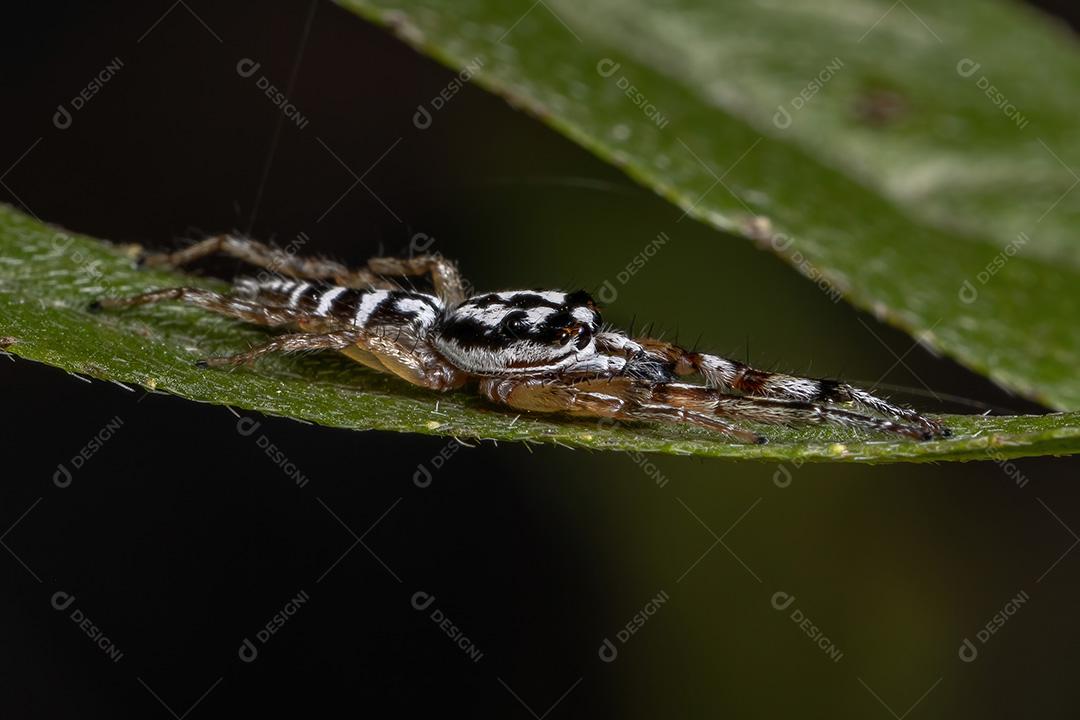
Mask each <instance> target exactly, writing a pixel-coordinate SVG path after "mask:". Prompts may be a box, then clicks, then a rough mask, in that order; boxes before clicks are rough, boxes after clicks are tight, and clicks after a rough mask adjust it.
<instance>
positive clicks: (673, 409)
mask: <svg viewBox="0 0 1080 720" xmlns="http://www.w3.org/2000/svg"><path fill="white" fill-rule="evenodd" d="M215 252H223V253H226V254H228V255H231V256H234V257H237V258H240V259H242V260H244V261H246V262H248V263H251V264H253V265H257V266H261V267H264V268H268V269H272V270H273V271H275V272H276V273H280V274H281V275H286V276H289V278H288V279H286V278H283V277H278V278H276V279H270V280H256V279H253V278H240V279H238V280H237V281H236V282H235V284H234V286H233V289H232V291H231V292H230V293H228V294H220V293H216V292H211V291H209V290H202V289H199V288H191V287H177V288H168V289H164V290H155V291H153V292H148V293H144V294H141V295H136V296H134V297H128V298H108V299H102V300H100V301H98V302H96V303H94V305H93V306H94V307H95V308H125V307H132V306H136V305H145V304H148V303H154V302H158V301H161V300H178V301H180V302H184V303H188V304H190V305H197V306H198V307H201V308H204V309H206V310H209V311H212V312H216V313H221V314H222V315H227V316H229V317H233V318H237V319H239V320H244V321H247V322H250V323H255V324H258V325H265V326H269V327H282V328H288V329H291V330H293V331H294V332H292V333H289V334H282V335H277V336H276V337H274V338H273V339H272V340H270V341H269V342H267V343H265V344H263V345H259V346H257V347H255V348H252V349H251V350H249V351H248V352H244V353H240V354H237V355H230V356H228V357H212V358H207V359H205V360H200V361H199V363H198V364H199V365H200V366H202V367H218V366H228V365H239V364H243V363H249V362H251V361H253V360H255V359H256V358H258V357H260V356H262V355H265V354H267V353H272V352H292V351H298V350H337V351H339V352H342V353H344V354H345V355H347V356H348V357H350V358H352V359H353V360H356V361H358V362H360V363H363V364H364V365H367V366H368V367H370V368H373V369H375V370H378V371H380V372H388V373H391V374H393V375H397V376H398V377H401V378H403V379H404V380H407V381H408V382H410V383H413V384H414V385H419V386H421V387H425V388H431V389H432V390H439V391H447V390H455V389H458V388H461V387H462V386H464V385H465V384H467V383H470V382H473V383H475V384H476V385H477V386H478V389H479V392H480V393H481V394H482V395H484V396H485V397H486V398H488V399H489V400H491V401H493V402H496V403H501V404H503V405H508V406H509V407H512V408H515V409H517V410H525V411H531V412H552V413H565V414H569V415H576V416H587V417H601V418H608V419H612V420H626V421H664V422H686V423H691V424H694V425H698V426H701V427H705V428H709V429H710V430H714V431H717V432H720V433H722V434H724V435H727V436H729V437H731V438H734V439H736V440H740V441H743V442H750V443H764V442H766V438H765V437H764V436H763V435H759V434H758V433H756V432H753V431H751V430H748V429H746V428H744V427H740V423H742V422H753V423H766V424H780V425H795V424H809V423H827V424H831V425H841V426H847V427H851V428H861V429H865V430H876V431H884V432H889V433H895V434H897V435H901V436H904V437H908V438H913V439H917V440H930V439H933V438H939V437H944V436H947V435H948V434H949V431H948V429H946V428H945V427H944V426H942V425H941V423H939V422H938V421H936V420H933V419H931V418H928V417H924V416H922V415H920V414H918V413H916V412H915V411H913V410H910V409H907V408H902V407H897V406H896V405H893V404H892V403H889V402H887V401H885V400H882V399H881V398H878V397H876V396H874V395H872V394H870V393H868V392H866V391H865V390H860V389H859V388H856V387H852V386H851V385H847V384H845V383H842V382H839V381H836V380H820V379H811V378H803V377H795V376H792V375H784V374H780V373H770V372H764V371H761V370H756V369H754V368H752V367H750V366H748V365H746V364H743V363H741V362H737V361H735V360H727V359H725V358H722V357H718V356H716V355H707V354H705V353H699V352H693V351H689V350H686V349H684V348H681V347H679V346H677V345H674V344H672V343H669V342H665V341H663V340H658V339H654V338H647V337H638V338H634V337H630V336H629V335H628V334H625V333H623V332H620V331H618V330H616V329H614V328H611V327H609V326H606V325H604V324H603V323H602V321H601V319H600V313H599V311H598V310H597V307H596V305H595V303H594V302H593V300H592V298H591V297H589V294H588V293H586V292H584V291H577V292H572V293H564V292H558V291H552V290H545V291H540V290H537V291H531V290H511V291H506V292H494V293H484V294H479V295H471V296H468V297H467V296H466V293H465V291H464V283H463V281H462V278H461V276H460V274H459V273H458V270H457V267H456V265H455V264H454V263H452V262H450V261H448V260H446V259H445V258H442V257H441V256H436V255H422V256H418V257H413V258H409V259H396V258H385V257H380V258H373V259H371V260H369V261H368V263H367V266H366V267H364V268H360V269H355V270H350V269H349V268H347V267H345V266H343V265H340V264H338V263H336V262H331V261H328V260H322V259H317V258H297V257H294V256H292V255H290V254H288V253H285V252H284V251H281V250H278V249H276V248H272V247H269V246H266V245H263V244H260V243H258V242H255V241H252V240H246V239H239V238H234V237H231V236H227V235H221V236H217V237H212V238H208V239H206V240H203V241H202V242H199V243H197V244H195V245H192V246H191V247H188V248H186V249H183V250H179V251H177V252H173V253H163V254H154V255H148V256H145V257H144V259H143V262H144V264H145V265H148V266H169V267H176V266H180V265H183V264H185V263H188V262H191V261H193V260H196V259H198V258H201V257H203V256H205V255H209V254H211V253H215ZM417 276H430V279H431V283H432V285H433V288H434V292H433V293H426V292H417V291H415V290H411V289H407V288H405V287H404V286H403V284H402V283H399V282H396V281H394V280H393V279H392V278H394V277H397V278H399V279H403V278H406V277H417ZM692 374H697V375H700V376H701V378H702V379H703V380H704V384H703V385H700V384H688V383H684V382H678V381H677V378H679V377H681V376H686V375H692ZM838 405H844V406H847V407H850V408H855V410H851V409H842V408H840V407H837V406H838ZM870 413H873V414H870Z"/></svg>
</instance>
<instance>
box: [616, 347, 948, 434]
mask: <svg viewBox="0 0 1080 720" xmlns="http://www.w3.org/2000/svg"><path fill="white" fill-rule="evenodd" d="M612 342H613V343H621V344H620V345H619V346H618V347H617V349H618V351H620V352H622V353H623V354H624V355H625V356H626V357H627V358H629V359H630V362H633V361H634V357H635V356H636V355H637V356H640V357H642V358H649V359H653V360H654V361H655V360H660V361H662V362H664V363H667V364H668V365H669V367H670V368H671V371H672V372H674V373H675V374H676V375H691V374H695V373H697V374H700V375H701V376H702V377H703V378H705V381H706V383H707V384H708V385H709V387H714V388H717V389H720V390H726V391H733V392H735V393H739V394H741V395H744V396H746V397H751V398H768V399H773V400H786V401H790V402H793V403H804V404H814V405H817V404H821V403H835V404H840V405H851V406H854V407H856V408H859V409H860V410H865V411H868V412H872V413H877V414H880V415H884V416H886V417H890V418H893V419H895V420H899V421H902V423H904V424H910V425H914V426H918V427H919V428H921V429H922V431H923V434H924V435H928V436H930V437H945V436H948V435H949V430H948V429H947V428H945V427H944V426H942V424H941V423H940V422H938V421H937V420H934V419H932V418H928V417H924V416H923V415H920V414H919V413H917V412H915V411H914V410H911V409H909V408H904V407H900V406H897V405H894V404H892V403H890V402H888V401H886V400H883V399H882V398H879V397H877V396H875V395H873V394H871V393H869V392H867V391H866V390H862V389H860V388H856V387H854V386H852V385H848V384H847V383H842V382H839V381H837V380H827V379H820V378H806V377H798V376H795V375H786V374H784V373H772V372H766V371H763V370H757V369H755V368H752V367H750V366H749V365H746V364H745V363H741V362H739V361H737V360H729V359H726V358H722V357H719V356H716V355H708V354H705V353H697V352H690V351H688V350H685V349H683V348H681V347H679V346H677V345H673V344H671V343H667V342H664V341H662V340H655V339H653V338H636V339H634V340H630V341H629V342H626V341H625V340H620V339H619V338H617V337H616V338H613V340H612ZM901 426H902V424H901Z"/></svg>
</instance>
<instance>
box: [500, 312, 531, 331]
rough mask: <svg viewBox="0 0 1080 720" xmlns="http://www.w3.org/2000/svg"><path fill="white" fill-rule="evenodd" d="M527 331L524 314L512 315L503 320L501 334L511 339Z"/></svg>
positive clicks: (527, 325) (527, 324)
mask: <svg viewBox="0 0 1080 720" xmlns="http://www.w3.org/2000/svg"><path fill="white" fill-rule="evenodd" d="M528 329H529V323H528V322H526V321H525V313H520V314H519V313H514V314H512V315H508V316H506V319H504V320H503V332H505V333H506V334H507V335H511V336H513V337H520V336H522V335H524V334H525V332H526V331H527V330H528Z"/></svg>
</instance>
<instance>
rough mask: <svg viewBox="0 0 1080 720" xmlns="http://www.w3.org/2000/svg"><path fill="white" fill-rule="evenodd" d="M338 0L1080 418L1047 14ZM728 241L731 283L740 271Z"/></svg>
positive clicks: (1077, 60) (1072, 217)
mask: <svg viewBox="0 0 1080 720" xmlns="http://www.w3.org/2000/svg"><path fill="white" fill-rule="evenodd" d="M341 2H342V4H343V5H345V6H346V7H349V8H352V9H355V10H357V11H358V12H359V13H360V14H362V15H364V16H365V17H368V18H371V19H373V20H375V21H377V22H380V23H383V24H386V25H388V26H389V27H391V28H392V29H393V30H394V31H395V32H396V33H397V34H398V35H399V37H401V38H402V39H404V40H405V41H406V42H409V43H410V44H412V45H414V46H416V47H417V48H419V49H421V50H422V51H424V52H426V53H429V54H431V55H432V56H433V57H435V58H437V59H439V60H440V61H442V62H444V63H446V64H448V65H450V66H451V67H453V68H458V69H463V70H462V73H461V74H459V78H462V79H463V80H464V79H468V77H471V76H473V75H475V81H476V82H477V83H478V84H480V85H482V86H483V87H485V88H487V89H489V90H492V91H494V92H496V93H498V94H500V95H502V96H504V97H505V98H506V99H507V100H509V101H510V102H511V103H512V104H513V105H515V106H518V107H521V108H524V109H526V110H528V111H530V112H532V113H533V114H535V115H536V116H537V117H539V118H540V119H542V120H543V121H545V122H547V123H549V124H550V125H552V126H553V127H555V128H556V129H558V130H559V131H561V132H563V133H564V134H566V135H567V136H568V137H570V138H571V139H573V140H575V141H577V142H579V143H581V144H582V145H584V146H585V147H587V148H589V149H590V150H592V151H593V152H595V153H596V154H597V155H598V156H600V157H601V158H604V159H606V160H607V161H609V162H612V163H614V164H615V165H617V166H618V167H620V168H622V169H623V170H624V171H625V172H626V173H628V174H629V175H630V176H632V177H634V178H635V179H637V180H638V181H639V182H641V183H643V184H645V185H647V186H649V187H651V188H653V189H654V190H656V191H657V192H658V193H660V194H661V195H663V196H665V197H667V198H669V199H670V200H672V201H673V202H675V203H676V204H678V205H679V206H680V207H682V208H683V209H684V210H685V212H686V213H687V214H688V215H690V216H692V217H696V218H698V219H700V220H702V221H704V222H706V223H709V224H711V225H713V226H714V227H717V228H719V229H722V230H725V231H728V232H730V233H733V234H737V235H743V236H745V237H747V238H750V239H752V240H755V241H756V242H758V243H759V244H761V245H762V246H764V247H766V248H769V249H771V250H773V251H775V252H777V253H778V254H780V255H781V256H782V257H784V258H785V259H787V260H788V261H789V262H791V263H792V264H793V265H794V266H795V267H796V268H797V269H798V270H799V271H800V272H803V273H804V274H806V275H808V276H809V277H810V278H811V279H813V280H814V281H815V282H816V283H818V284H819V286H820V287H821V288H822V289H823V291H825V292H827V293H837V292H839V293H842V294H843V295H844V297H846V298H847V299H849V300H851V301H852V302H854V303H855V304H857V305H858V306H860V307H862V308H864V309H868V310H871V311H872V312H873V313H874V314H875V315H876V316H877V317H878V318H880V319H885V320H887V321H888V322H890V323H892V324H894V325H897V326H898V327H901V328H903V329H905V330H906V331H908V332H910V333H912V334H913V335H915V337H917V338H918V339H919V341H920V342H922V343H923V344H925V345H927V346H928V347H931V348H934V349H936V350H938V351H941V352H943V353H945V354H948V355H950V356H952V357H954V358H956V359H958V360H960V361H961V362H963V363H964V364H965V365H967V366H968V367H971V368H974V369H976V370H978V371H980V372H983V373H985V374H987V375H989V377H991V378H993V379H994V380H995V381H997V382H999V383H1002V384H1003V385H1005V386H1007V387H1009V388H1012V389H1014V390H1017V391H1019V392H1021V393H1023V394H1025V395H1027V396H1028V397H1030V398H1032V399H1035V400H1038V401H1039V402H1042V403H1044V404H1047V405H1049V406H1052V407H1057V408H1061V409H1076V408H1078V407H1080V383H1078V382H1076V378H1075V368H1076V367H1077V366H1078V365H1080V325H1078V324H1077V323H1076V322H1075V318H1076V316H1077V313H1078V312H1080V292H1078V291H1077V288H1078V287H1080V244H1078V243H1077V242H1076V240H1075V227H1076V222H1077V220H1078V219H1080V192H1076V193H1073V192H1072V191H1073V189H1074V188H1075V186H1076V185H1077V184H1080V175H1078V174H1077V172H1076V171H1075V170H1074V169H1073V167H1080V138H1078V136H1077V134H1076V133H1075V132H1074V131H1073V129H1074V127H1075V118H1076V113H1077V110H1078V101H1077V95H1076V93H1075V92H1074V89H1075V88H1076V86H1077V82H1078V81H1080V54H1078V53H1077V52H1076V48H1075V47H1074V44H1073V42H1072V39H1071V38H1070V37H1069V36H1068V35H1067V34H1066V32H1065V31H1064V30H1063V29H1062V28H1059V27H1057V26H1055V25H1053V24H1052V23H1051V22H1050V21H1049V20H1047V19H1045V18H1043V17H1042V16H1040V15H1038V14H1036V13H1034V12H1032V11H1030V10H1028V9H1026V8H1022V7H1020V6H1016V5H1013V4H1010V3H999V2H977V1H966V2H958V3H948V4H945V5H942V4H940V3H931V2H914V1H913V2H910V3H909V2H899V3H894V2H891V0H882V2H863V1H861V0H839V1H837V2H830V3H814V4H805V3H796V4H792V3H779V2H764V3H763V2H749V1H745V2H723V3H713V2H702V1H700V0H680V1H679V2H675V3H664V4H662V5H657V4H654V3H650V2H645V1H643V0H642V1H630V2H628V1H626V0H599V1H598V2H578V1H577V0H544V1H542V2H532V0H522V1H521V2H503V1H501V0H498V1H497V0H431V1H428V0H425V1H423V2H419V1H418V2H410V1H409V0H404V1H400V0H398V1H394V2H383V1H381V0H375V1H370V0H341ZM1005 36H1008V37H1009V42H1008V43H1002V42H1001V38H1002V37H1005ZM1047 67H1052V68H1054V72H1052V73H1051V72H1045V71H1044V68H1047ZM457 89H458V88H457V87H456V86H453V85H451V86H449V87H448V89H447V93H446V95H445V96H444V97H443V102H445V101H446V99H447V98H448V97H452V96H453V94H454V93H456V92H457ZM441 104H442V103H440V100H439V98H438V97H436V98H433V100H432V102H431V103H428V105H426V106H425V105H423V104H422V105H421V106H420V108H418V113H419V114H420V115H419V117H420V119H419V122H424V119H423V117H424V114H425V113H427V114H428V115H430V113H432V112H437V111H438V109H439V107H440V106H441ZM719 243H722V240H721V239H718V247H717V248H716V249H715V250H714V251H713V252H711V253H710V254H709V255H710V256H711V258H712V259H711V261H710V262H711V264H712V267H713V268H714V272H715V275H716V280H717V281H718V282H723V280H724V278H725V277H726V276H727V275H730V274H731V273H733V272H737V270H735V269H734V268H733V266H732V265H731V264H730V263H729V262H727V260H726V258H725V254H726V253H725V249H724V247H723V245H720V244H719Z"/></svg>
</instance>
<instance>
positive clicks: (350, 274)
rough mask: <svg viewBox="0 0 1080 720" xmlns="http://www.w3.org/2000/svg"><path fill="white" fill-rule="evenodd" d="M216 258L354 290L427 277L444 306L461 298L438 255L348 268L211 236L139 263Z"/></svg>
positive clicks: (460, 286) (456, 280)
mask: <svg viewBox="0 0 1080 720" xmlns="http://www.w3.org/2000/svg"><path fill="white" fill-rule="evenodd" d="M215 253H223V254H225V255H229V256H231V257H234V258H238V259H240V260H243V261H244V262H247V263H250V264H252V265H255V266H257V267H261V268H265V269H266V270H269V271H270V272H274V273H279V274H281V275H288V276H289V277H295V278H301V279H303V280H325V281H331V282H333V283H334V284H336V285H342V286H344V287H349V288H356V289H375V290H396V289H398V288H400V285H399V284H398V283H396V282H394V281H393V280H391V279H389V278H390V277H395V276H396V277H420V276H424V275H430V276H431V281H432V284H433V285H434V286H435V292H436V293H437V294H438V295H439V297H440V298H442V299H443V301H444V302H446V303H448V304H457V303H459V302H461V301H462V300H464V299H465V291H464V281H463V280H462V278H461V273H460V272H459V271H458V269H457V265H455V264H454V263H453V262H451V261H450V260H447V259H446V258H444V257H442V256H440V255H418V256H416V257H414V258H391V257H378V258H371V259H370V260H368V262H367V267H366V268H357V269H350V268H348V267H346V266H345V265H342V264H341V263H338V262H334V261H333V260H325V259H322V258H316V257H299V256H296V255H293V254H291V253H287V252H285V251H284V250H281V249H279V248H275V247H271V246H270V245H265V244H263V243H261V242H258V241H256V240H249V239H246V238H237V237H233V236H231V235H215V236H214V237H209V238H206V239H205V240H202V241H200V242H197V243H195V244H194V245H191V246H190V247H186V248H183V249H181V250H177V251H175V252H171V253H152V254H147V255H144V256H143V257H142V259H141V262H142V264H143V265H145V266H147V267H180V266H181V265H186V264H188V263H191V262H194V261H196V260H198V259H200V258H204V257H206V256H208V255H213V254H215Z"/></svg>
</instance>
